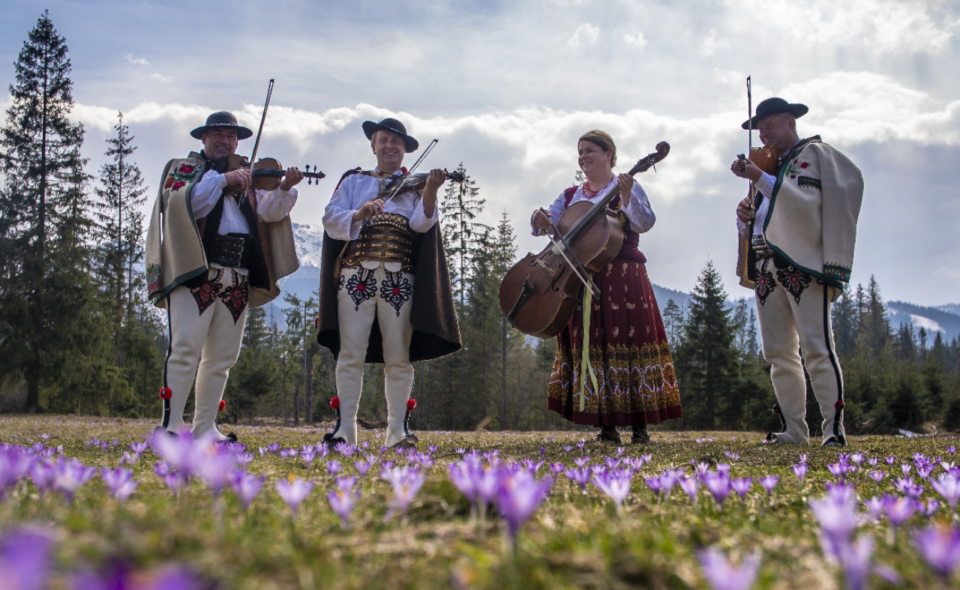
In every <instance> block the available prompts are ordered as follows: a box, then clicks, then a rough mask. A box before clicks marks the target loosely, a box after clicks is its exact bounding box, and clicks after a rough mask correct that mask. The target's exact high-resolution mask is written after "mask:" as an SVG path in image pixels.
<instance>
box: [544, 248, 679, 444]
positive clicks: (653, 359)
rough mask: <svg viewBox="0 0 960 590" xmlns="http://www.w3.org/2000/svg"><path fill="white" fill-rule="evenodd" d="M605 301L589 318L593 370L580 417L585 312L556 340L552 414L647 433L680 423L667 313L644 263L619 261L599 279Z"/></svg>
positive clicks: (579, 308) (579, 311)
mask: <svg viewBox="0 0 960 590" xmlns="http://www.w3.org/2000/svg"><path fill="white" fill-rule="evenodd" d="M594 282H596V284H597V287H598V288H599V289H600V292H601V293H602V299H601V300H599V301H598V300H594V301H593V305H592V307H593V309H592V310H591V313H590V342H589V348H590V364H591V366H592V368H593V373H594V375H595V376H596V378H597V384H598V385H599V395H598V393H597V391H596V388H595V387H594V384H593V380H592V379H591V378H590V377H589V375H588V376H587V379H586V387H585V395H584V409H583V411H581V410H580V379H581V374H580V366H581V358H582V357H581V354H582V352H581V351H582V350H583V309H582V306H577V309H576V311H575V312H574V314H573V317H572V318H571V319H570V323H569V324H567V327H565V328H564V329H563V331H562V332H560V334H559V335H558V336H557V356H556V359H555V360H554V363H553V372H552V374H551V376H550V391H549V397H548V407H549V409H551V410H553V411H555V412H557V413H559V414H560V415H562V416H563V417H564V418H566V419H567V420H571V421H573V422H575V423H577V424H588V425H591V426H633V425H638V426H644V425H646V424H658V423H660V422H662V421H664V420H668V419H670V418H680V417H681V416H683V411H682V409H681V408H680V390H679V388H678V387H677V376H676V373H675V372H674V368H673V358H672V357H671V356H670V345H669V343H668V342H667V336H666V332H665V331H664V328H663V320H662V319H661V317H660V309H659V308H658V307H657V300H656V297H654V294H653V288H652V287H651V286H650V279H649V278H648V277H647V269H646V265H645V264H643V263H642V262H637V261H634V260H627V259H624V258H616V259H614V261H613V262H612V263H610V264H608V265H607V267H606V269H603V270H601V271H600V272H598V273H596V275H595V276H594Z"/></svg>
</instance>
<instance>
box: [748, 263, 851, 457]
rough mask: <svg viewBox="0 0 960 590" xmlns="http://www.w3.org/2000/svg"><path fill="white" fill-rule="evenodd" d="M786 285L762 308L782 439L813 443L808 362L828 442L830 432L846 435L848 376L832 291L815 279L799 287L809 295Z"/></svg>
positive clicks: (759, 311)
mask: <svg viewBox="0 0 960 590" xmlns="http://www.w3.org/2000/svg"><path fill="white" fill-rule="evenodd" d="M763 262H764V261H762V260H761V261H758V270H762V268H763V267H762V263H763ZM808 276H809V275H808ZM781 284H783V283H781ZM784 287H785V288H784V289H775V290H772V291H771V292H770V293H769V294H768V296H767V298H766V303H765V304H763V305H758V306H757V316H758V319H759V320H760V336H761V339H762V342H763V356H764V358H766V359H767V362H769V363H770V364H771V365H772V367H771V370H770V375H771V377H772V379H773V388H774V391H775V392H776V395H777V402H778V404H779V406H780V412H781V417H782V419H783V420H784V422H785V423H786V430H785V431H784V433H783V434H781V435H779V436H778V437H777V438H778V440H780V441H783V442H790V443H801V444H806V443H809V441H810V432H809V429H808V428H807V423H806V390H807V385H806V379H805V377H804V365H805V366H806V370H807V373H808V374H809V375H810V381H811V383H812V385H813V391H814V395H816V397H817V401H818V402H819V405H820V413H821V414H822V415H823V440H826V439H828V438H829V437H831V436H836V437H838V438H841V437H843V436H844V430H843V416H842V408H843V406H842V403H840V402H842V400H843V374H842V372H841V370H840V362H839V360H838V359H837V355H836V352H835V348H834V342H833V326H832V324H831V318H830V289H829V288H828V287H827V285H825V284H823V282H821V281H814V282H812V284H807V285H804V287H803V289H801V290H800V291H799V292H802V293H803V294H804V297H802V298H800V297H799V294H797V295H795V294H794V293H793V292H791V291H790V290H789V288H787V287H786V285H784ZM757 301H758V302H759V301H760V295H759V293H758V294H757ZM801 349H802V351H803V358H802V360H801V356H800V351H801Z"/></svg>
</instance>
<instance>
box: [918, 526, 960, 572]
mask: <svg viewBox="0 0 960 590" xmlns="http://www.w3.org/2000/svg"><path fill="white" fill-rule="evenodd" d="M913 540H914V543H915V544H916V546H917V550H918V551H919V552H920V555H921V556H922V557H923V560H924V561H925V562H927V565H928V566H930V569H932V570H933V572H934V573H935V574H937V575H938V576H940V578H941V579H942V580H943V581H944V583H946V582H947V581H948V580H949V579H950V576H951V574H952V573H953V571H954V570H955V569H957V565H958V564H960V529H958V528H952V527H951V528H947V527H943V526H937V525H930V526H928V527H927V528H925V529H923V530H921V531H918V532H917V533H916V534H915V535H914V537H913Z"/></svg>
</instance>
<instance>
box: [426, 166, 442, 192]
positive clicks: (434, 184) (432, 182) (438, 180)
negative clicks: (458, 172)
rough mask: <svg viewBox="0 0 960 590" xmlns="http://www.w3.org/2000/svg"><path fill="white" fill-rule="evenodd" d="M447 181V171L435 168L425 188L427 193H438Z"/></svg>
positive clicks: (428, 177)
mask: <svg viewBox="0 0 960 590" xmlns="http://www.w3.org/2000/svg"><path fill="white" fill-rule="evenodd" d="M446 180H447V171H446V170H441V169H440V168H434V169H433V170H431V171H430V174H428V175H427V184H426V186H424V187H423V188H424V190H425V191H433V192H436V191H437V189H439V188H440V187H441V186H443V183H444V182H445V181H446Z"/></svg>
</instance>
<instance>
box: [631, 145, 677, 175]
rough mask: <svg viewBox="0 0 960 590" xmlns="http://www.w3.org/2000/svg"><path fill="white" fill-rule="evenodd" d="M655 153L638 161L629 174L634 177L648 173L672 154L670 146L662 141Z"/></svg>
mask: <svg viewBox="0 0 960 590" xmlns="http://www.w3.org/2000/svg"><path fill="white" fill-rule="evenodd" d="M656 150H657V151H655V152H653V153H652V154H647V155H646V156H644V157H642V158H640V159H639V160H637V163H636V164H634V166H633V168H631V169H630V171H629V172H627V174H629V175H630V176H633V175H634V174H639V173H641V172H646V171H647V170H649V169H650V168H652V167H654V166H656V165H657V164H659V163H660V162H662V161H663V160H664V158H666V157H667V156H668V155H669V154H670V144H669V143H667V142H665V141H661V142H660V143H658V144H657V147H656Z"/></svg>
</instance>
